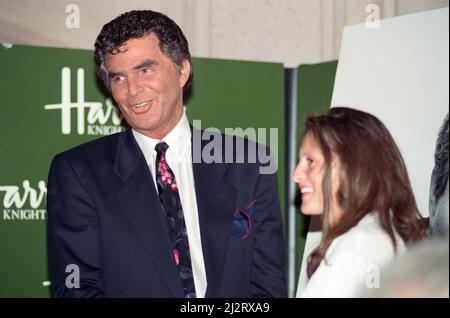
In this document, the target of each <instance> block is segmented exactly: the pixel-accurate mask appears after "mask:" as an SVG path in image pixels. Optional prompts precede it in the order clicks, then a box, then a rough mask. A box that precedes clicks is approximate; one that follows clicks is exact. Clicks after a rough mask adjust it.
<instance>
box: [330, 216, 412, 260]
mask: <svg viewBox="0 0 450 318" xmlns="http://www.w3.org/2000/svg"><path fill="white" fill-rule="evenodd" d="M402 244H403V243H402V242H401V240H399V239H397V245H402ZM342 253H345V254H356V255H359V256H360V257H362V258H363V259H366V260H367V261H368V262H371V263H380V262H384V260H386V259H391V258H392V257H393V256H394V254H395V252H394V245H393V243H392V240H391V238H390V237H389V235H388V234H387V233H386V232H385V231H384V230H383V228H382V227H381V225H380V222H379V219H378V215H377V214H376V213H371V214H368V215H366V216H365V217H364V218H363V219H361V221H360V222H359V223H358V224H357V225H356V226H354V227H353V228H351V229H350V230H349V231H347V232H346V233H344V234H343V235H341V236H339V237H337V238H336V239H335V240H334V241H333V243H332V245H331V246H330V248H329V250H328V253H327V254H328V255H327V256H328V257H333V256H336V255H340V254H342Z"/></svg>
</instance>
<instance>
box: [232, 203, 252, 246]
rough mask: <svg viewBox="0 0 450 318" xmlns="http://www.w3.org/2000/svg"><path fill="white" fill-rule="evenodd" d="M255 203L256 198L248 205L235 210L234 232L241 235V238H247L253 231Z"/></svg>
mask: <svg viewBox="0 0 450 318" xmlns="http://www.w3.org/2000/svg"><path fill="white" fill-rule="evenodd" d="M255 203H256V200H253V201H252V202H250V203H249V204H247V206H246V207H244V208H239V209H237V210H236V211H234V214H233V225H232V232H233V234H234V235H236V236H239V237H240V238H241V240H245V239H247V238H248V237H249V236H250V233H251V232H252V217H253V208H254V205H255Z"/></svg>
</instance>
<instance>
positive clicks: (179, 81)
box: [105, 33, 190, 139]
mask: <svg viewBox="0 0 450 318" xmlns="http://www.w3.org/2000/svg"><path fill="white" fill-rule="evenodd" d="M105 65H106V69H107V71H108V76H109V82H110V87H111V92H112V96H113V98H114V99H115V101H116V102H117V104H118V106H119V108H120V110H121V112H122V114H123V116H124V117H125V119H126V120H127V122H128V124H129V125H130V126H131V127H133V128H134V129H136V130H137V131H139V132H140V133H142V134H144V135H146V136H149V137H151V138H155V139H162V138H164V137H165V136H166V135H167V134H168V133H169V132H170V131H171V130H172V129H173V128H174V127H175V126H176V124H177V123H178V121H179V120H180V119H181V117H182V115H183V86H184V85H185V84H186V81H187V79H188V77H189V71H190V65H189V62H188V61H187V60H185V61H184V62H183V66H182V67H181V70H180V72H178V71H177V69H176V67H175V64H174V63H173V62H172V61H171V60H170V59H169V58H168V57H167V56H165V55H164V54H163V53H162V52H161V50H160V49H159V40H158V38H157V37H156V36H155V35H154V34H152V33H151V34H149V35H147V36H144V37H142V38H139V39H130V40H128V41H127V42H126V43H124V45H123V46H121V47H120V50H119V53H117V54H108V55H107V56H106V63H105Z"/></svg>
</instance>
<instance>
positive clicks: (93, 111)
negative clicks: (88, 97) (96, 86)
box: [44, 67, 123, 136]
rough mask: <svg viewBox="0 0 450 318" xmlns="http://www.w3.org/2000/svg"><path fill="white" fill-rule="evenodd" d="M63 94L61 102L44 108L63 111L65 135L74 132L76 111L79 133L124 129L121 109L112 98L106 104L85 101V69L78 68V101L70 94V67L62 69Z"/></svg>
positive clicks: (105, 133)
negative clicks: (114, 103)
mask: <svg viewBox="0 0 450 318" xmlns="http://www.w3.org/2000/svg"><path fill="white" fill-rule="evenodd" d="M61 96H62V98H61V103H60V104H47V105H45V107H44V108H45V110H60V111H61V132H62V133H63V134H64V135H69V134H71V133H72V126H71V119H72V112H73V113H76V123H77V128H76V132H77V134H78V135H91V136H99V135H109V134H113V133H116V132H120V131H122V130H123V127H122V126H121V125H120V124H121V122H122V117H121V115H120V111H119V110H118V108H117V107H115V106H114V105H113V102H112V100H111V99H110V98H107V99H106V100H105V106H103V104H102V103H99V102H89V101H85V96H84V69H82V68H79V69H78V70H77V100H76V102H72V98H71V94H70V68H68V67H64V68H63V69H62V70H61ZM86 111H87V116H86ZM86 122H87V123H86Z"/></svg>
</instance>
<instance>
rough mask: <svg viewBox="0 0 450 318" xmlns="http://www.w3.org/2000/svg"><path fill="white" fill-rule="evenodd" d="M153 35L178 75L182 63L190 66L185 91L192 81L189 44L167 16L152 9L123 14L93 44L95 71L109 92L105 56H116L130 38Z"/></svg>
mask: <svg viewBox="0 0 450 318" xmlns="http://www.w3.org/2000/svg"><path fill="white" fill-rule="evenodd" d="M150 33H153V34H154V35H155V36H156V37H157V38H158V40H159V48H160V50H161V52H162V53H163V54H164V55H166V56H167V57H168V58H170V60H171V61H172V62H173V63H174V64H175V66H176V69H177V71H178V72H180V71H181V67H182V64H183V61H184V60H188V61H189V64H190V65H191V72H190V74H189V79H188V80H187V82H186V85H184V90H186V89H188V88H189V86H190V85H191V82H192V77H193V68H192V62H191V54H190V53H189V44H188V42H187V40H186V37H185V36H184V34H183V31H182V30H181V29H180V27H179V26H178V25H177V24H176V23H175V22H174V21H173V20H171V19H170V18H169V17H167V16H166V15H164V14H162V13H159V12H154V11H151V10H139V11H138V10H134V11H129V12H126V13H123V14H121V15H119V16H118V17H117V18H115V19H114V20H112V21H111V22H109V23H107V24H105V25H104V26H103V28H102V30H101V31H100V34H99V35H98V37H97V39H96V41H95V45H94V47H95V52H94V60H95V69H96V72H97V75H98V76H99V77H100V79H101V80H102V81H103V83H104V84H105V86H106V88H107V89H108V90H110V85H109V80H108V72H107V71H106V66H105V58H106V55H107V54H117V53H119V52H120V51H119V48H120V47H121V46H122V45H123V44H124V43H125V42H126V41H128V40H129V39H138V38H142V37H144V36H146V35H148V34H150Z"/></svg>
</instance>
